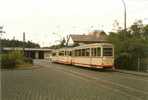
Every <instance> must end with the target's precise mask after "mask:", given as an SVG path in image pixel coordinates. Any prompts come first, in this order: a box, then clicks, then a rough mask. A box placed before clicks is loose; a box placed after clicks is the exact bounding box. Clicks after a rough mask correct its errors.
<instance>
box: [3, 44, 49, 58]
mask: <svg viewBox="0 0 148 100" xmlns="http://www.w3.org/2000/svg"><path fill="white" fill-rule="evenodd" d="M11 51H23V52H24V55H25V56H26V57H29V58H32V59H49V57H50V55H51V51H52V50H51V49H43V48H24V49H23V48H19V47H15V48H13V47H4V48H1V52H2V53H7V52H11Z"/></svg>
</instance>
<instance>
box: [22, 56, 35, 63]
mask: <svg viewBox="0 0 148 100" xmlns="http://www.w3.org/2000/svg"><path fill="white" fill-rule="evenodd" d="M23 61H24V62H25V63H30V64H32V63H33V60H32V58H27V57H24V59H23Z"/></svg>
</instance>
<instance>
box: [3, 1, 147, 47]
mask: <svg viewBox="0 0 148 100" xmlns="http://www.w3.org/2000/svg"><path fill="white" fill-rule="evenodd" d="M124 1H125V3H126V7H127V26H130V25H131V24H132V23H133V22H135V21H136V20H139V19H140V20H142V21H143V23H144V24H148V6H147V5H148V0H124ZM123 15H124V7H123V3H122V0H0V26H3V30H4V31H6V33H5V34H3V38H9V39H13V38H15V39H17V40H23V32H25V33H26V41H28V40H30V41H32V42H35V43H39V44H40V45H41V46H42V47H44V46H50V45H53V44H57V43H58V42H59V40H60V39H62V37H63V36H66V35H69V34H87V33H88V32H90V31H93V30H96V29H97V30H104V31H105V32H110V31H113V23H114V21H115V20H117V21H118V22H119V25H120V26H121V27H123V21H124V20H123V19H124V17H123Z"/></svg>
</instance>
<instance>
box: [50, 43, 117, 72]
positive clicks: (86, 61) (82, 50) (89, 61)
mask: <svg viewBox="0 0 148 100" xmlns="http://www.w3.org/2000/svg"><path fill="white" fill-rule="evenodd" d="M52 61H53V62H56V63H62V64H72V65H76V66H82V67H91V68H112V69H114V47H113V45H112V44H110V43H93V44H85V45H81V46H77V47H73V48H61V49H57V50H54V51H53V53H52Z"/></svg>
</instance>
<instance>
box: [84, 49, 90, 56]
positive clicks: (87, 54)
mask: <svg viewBox="0 0 148 100" xmlns="http://www.w3.org/2000/svg"><path fill="white" fill-rule="evenodd" d="M85 51H86V56H89V52H90V49H89V48H87V49H85Z"/></svg>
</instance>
